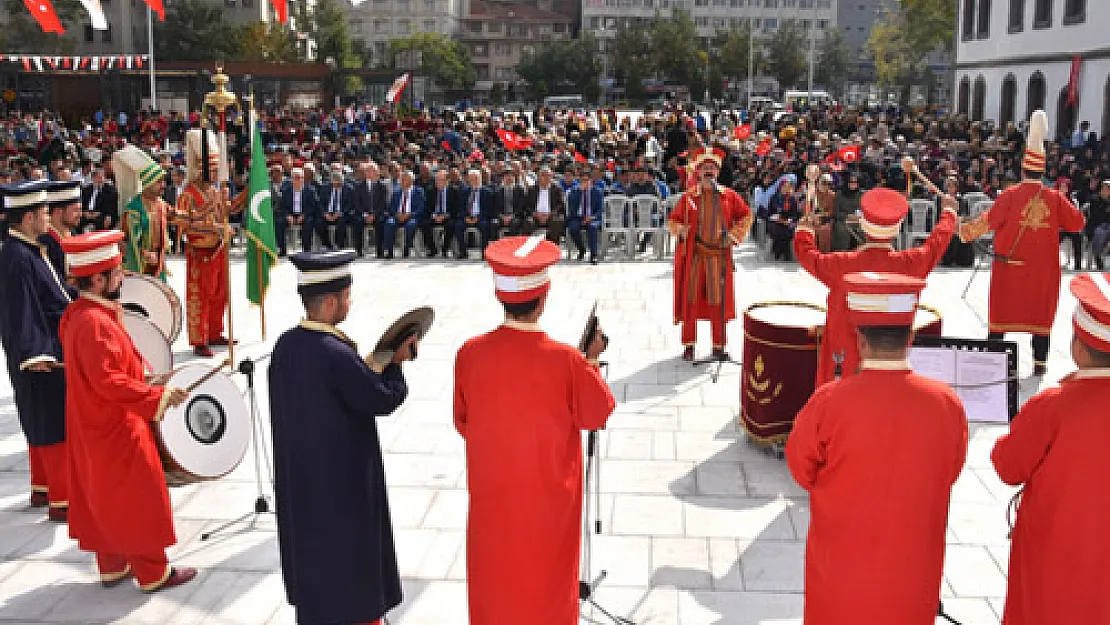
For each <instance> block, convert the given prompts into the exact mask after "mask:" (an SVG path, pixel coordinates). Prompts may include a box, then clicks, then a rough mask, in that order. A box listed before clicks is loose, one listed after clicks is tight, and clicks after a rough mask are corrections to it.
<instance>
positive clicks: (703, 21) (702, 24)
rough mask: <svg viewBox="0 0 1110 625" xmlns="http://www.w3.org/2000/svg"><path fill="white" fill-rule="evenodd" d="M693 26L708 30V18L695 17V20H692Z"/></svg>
mask: <svg viewBox="0 0 1110 625" xmlns="http://www.w3.org/2000/svg"><path fill="white" fill-rule="evenodd" d="M694 24H695V25H696V26H697V27H698V28H709V18H708V17H696V18H694Z"/></svg>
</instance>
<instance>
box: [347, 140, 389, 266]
mask: <svg viewBox="0 0 1110 625" xmlns="http://www.w3.org/2000/svg"><path fill="white" fill-rule="evenodd" d="M359 176H361V180H360V181H358V182H356V183H355V192H354V201H353V204H354V211H353V213H352V215H351V217H350V219H348V222H349V223H350V226H351V231H352V232H353V233H354V240H355V252H357V253H358V255H359V256H362V245H363V239H364V238H365V234H364V232H365V229H366V228H370V233H371V236H372V237H373V238H374V251H375V255H376V256H377V257H378V258H382V257H383V256H384V255H385V251H384V250H383V249H382V247H383V245H382V241H383V238H384V234H385V232H384V230H385V223H386V219H388V218H389V199H390V193H391V191H392V189H391V185H389V184H388V183H386V182H385V181H384V180H382V178H381V172H380V170H379V169H378V164H377V163H375V162H374V161H366V162H364V163H362V164H361V165H359ZM392 257H393V248H392V247H390V250H389V258H392Z"/></svg>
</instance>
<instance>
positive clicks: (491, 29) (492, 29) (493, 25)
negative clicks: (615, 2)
mask: <svg viewBox="0 0 1110 625" xmlns="http://www.w3.org/2000/svg"><path fill="white" fill-rule="evenodd" d="M594 19H597V18H594ZM501 28H502V27H501V22H490V23H488V24H486V32H487V33H491V34H494V35H499V34H501Z"/></svg>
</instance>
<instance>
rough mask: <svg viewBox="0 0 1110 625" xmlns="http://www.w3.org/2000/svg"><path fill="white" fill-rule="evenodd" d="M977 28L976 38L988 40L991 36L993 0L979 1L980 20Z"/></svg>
mask: <svg viewBox="0 0 1110 625" xmlns="http://www.w3.org/2000/svg"><path fill="white" fill-rule="evenodd" d="M977 22H978V23H977V24H976V28H975V36H976V37H977V38H979V39H986V38H988V37H990V36H991V0H979V19H978V20H977Z"/></svg>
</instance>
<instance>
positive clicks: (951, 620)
mask: <svg viewBox="0 0 1110 625" xmlns="http://www.w3.org/2000/svg"><path fill="white" fill-rule="evenodd" d="M937 616H939V617H940V618H942V619H944V620H946V621H948V622H949V623H952V625H960V622H959V621H957V620H956V619H954V618H952V617H951V616H948V613H947V612H945V611H944V602H943V601H939V602H937Z"/></svg>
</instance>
